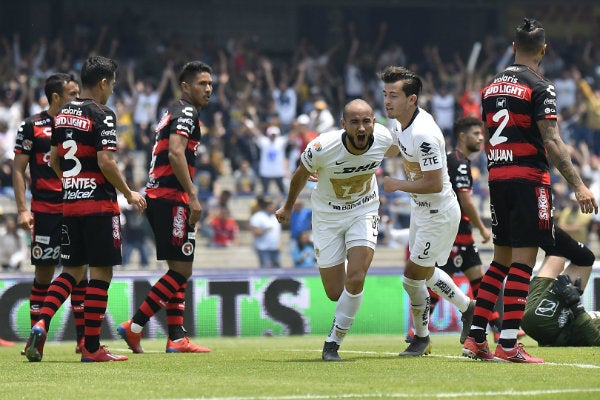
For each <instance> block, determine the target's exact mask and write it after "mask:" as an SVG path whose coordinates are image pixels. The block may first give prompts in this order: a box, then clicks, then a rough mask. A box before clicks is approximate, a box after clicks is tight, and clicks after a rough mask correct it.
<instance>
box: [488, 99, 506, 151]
mask: <svg viewBox="0 0 600 400" xmlns="http://www.w3.org/2000/svg"><path fill="white" fill-rule="evenodd" d="M508 117H509V115H508V110H507V109H506V108H503V109H502V110H499V111H498V112H497V113H496V114H494V116H493V117H492V120H493V121H494V122H498V121H500V125H498V128H496V131H495V132H494V134H493V135H492V137H491V138H490V145H491V146H497V145H499V144H501V143H504V142H506V141H507V140H508V138H507V137H506V136H502V131H503V130H504V128H506V125H507V124H508Z"/></svg>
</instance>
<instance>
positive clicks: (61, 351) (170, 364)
mask: <svg viewBox="0 0 600 400" xmlns="http://www.w3.org/2000/svg"><path fill="white" fill-rule="evenodd" d="M323 340H324V338H323V337H321V336H319V337H317V336H303V337H261V338H210V339H207V338H203V339H200V340H196V342H197V343H198V344H201V345H205V346H209V347H211V348H212V349H213V352H212V353H209V354H166V353H164V345H165V343H164V341H162V340H161V341H150V340H145V341H143V342H142V344H143V346H144V349H145V351H146V353H145V354H131V352H130V351H129V350H127V349H126V348H125V345H124V342H122V341H116V342H105V343H104V344H107V345H109V348H110V349H111V350H112V351H113V352H114V353H119V354H127V355H129V356H130V358H129V360H128V361H125V362H111V363H81V362H80V361H79V355H76V354H75V353H74V349H75V343H74V342H73V343H71V342H63V343H48V344H47V345H46V348H45V351H44V359H43V361H42V362H40V363H29V362H28V361H27V359H26V358H25V357H24V356H21V355H20V354H19V352H20V350H21V348H22V344H21V343H19V344H18V346H15V347H11V348H6V347H4V348H0V366H1V367H0V371H1V378H0V398H1V399H3V400H8V399H44V400H48V399H77V400H91V399H110V400H120V399H128V400H139V399H215V400H216V399H219V400H234V399H236V400H237V399H239V400H250V399H271V400H285V399H290V400H303V399H307V400H312V399H381V398H411V399H412V398H415V399H417V398H421V399H428V398H458V399H462V398H465V399H466V398H468V399H491V398H493V399H578V400H579V399H598V398H600V357H599V356H600V348H598V347H596V348H547V347H546V348H538V347H537V346H536V345H535V344H534V342H533V341H531V340H529V339H528V338H525V340H524V343H525V345H526V349H528V350H529V351H530V352H531V353H532V354H534V355H535V356H538V357H543V358H545V359H546V364H541V365H533V364H530V365H522V364H505V363H483V362H479V361H474V360H470V359H467V358H464V357H460V351H461V348H462V347H461V345H460V344H458V336H457V335H438V336H432V340H433V353H432V355H430V356H425V357H419V358H410V359H405V358H399V357H398V356H397V354H398V352H399V351H401V350H403V349H404V347H405V346H406V344H405V343H404V341H403V340H402V339H401V338H398V337H392V336H359V335H355V336H352V335H349V336H348V338H347V339H346V340H345V342H344V344H343V346H342V348H341V349H340V356H341V357H342V358H343V359H344V361H343V362H340V363H326V362H323V361H321V348H322V345H323ZM492 350H493V349H492Z"/></svg>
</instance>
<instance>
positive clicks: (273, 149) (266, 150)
mask: <svg viewBox="0 0 600 400" xmlns="http://www.w3.org/2000/svg"><path fill="white" fill-rule="evenodd" d="M257 135H260V136H257V137H256V139H255V140H256V144H257V145H258V148H259V149H260V164H259V168H258V174H259V176H260V180H261V184H262V194H263V196H266V195H268V194H269V185H270V184H271V181H275V184H276V185H277V188H278V189H279V193H280V194H281V195H282V196H285V193H286V188H285V184H284V182H283V178H284V177H285V176H286V175H287V158H286V156H285V149H286V146H287V142H288V138H287V137H283V136H281V130H280V129H279V127H277V126H275V125H271V126H269V127H268V128H267V130H266V135H262V134H260V133H257Z"/></svg>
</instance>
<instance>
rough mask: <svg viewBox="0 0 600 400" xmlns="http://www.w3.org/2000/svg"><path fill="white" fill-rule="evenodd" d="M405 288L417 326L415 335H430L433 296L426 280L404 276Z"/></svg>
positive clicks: (414, 323)
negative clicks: (428, 289) (430, 311)
mask: <svg viewBox="0 0 600 400" xmlns="http://www.w3.org/2000/svg"><path fill="white" fill-rule="evenodd" d="M402 285H403V286H404V290H406V293H408V297H410V309H411V313H412V317H413V325H414V327H415V335H417V336H419V337H426V336H428V335H429V306H430V303H431V298H430V297H429V292H428V291H427V285H426V284H425V280H414V279H410V278H407V277H403V278H402Z"/></svg>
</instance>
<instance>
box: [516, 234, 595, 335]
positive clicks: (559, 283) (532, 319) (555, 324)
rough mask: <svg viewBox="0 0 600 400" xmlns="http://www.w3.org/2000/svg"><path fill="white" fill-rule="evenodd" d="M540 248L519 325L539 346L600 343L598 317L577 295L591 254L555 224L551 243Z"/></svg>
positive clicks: (588, 274)
mask: <svg viewBox="0 0 600 400" xmlns="http://www.w3.org/2000/svg"><path fill="white" fill-rule="evenodd" d="M543 250H544V251H545V252H546V257H545V259H544V262H543V264H542V267H541V269H540V271H539V272H538V274H537V275H536V277H535V278H533V280H532V281H531V285H530V286H529V294H528V296H527V304H526V306H525V314H524V315H523V319H522V321H521V327H522V328H523V330H524V331H525V332H526V333H527V335H529V336H530V337H531V338H533V339H534V340H536V341H537V342H538V344H539V345H540V346H600V319H599V318H592V317H591V316H590V314H588V313H587V312H586V311H585V309H584V308H583V305H582V304H581V297H580V296H581V294H582V293H583V289H585V286H586V284H587V282H588V279H589V277H590V273H591V270H592V264H593V263H594V254H593V253H592V251H591V250H590V249H588V248H587V247H586V246H585V245H583V244H581V243H579V242H577V241H576V240H575V239H573V238H572V237H570V236H569V235H568V234H567V233H566V232H565V231H563V230H562V229H560V228H558V227H556V236H555V245H554V246H553V247H547V248H543ZM567 259H568V260H570V263H569V265H568V266H567V267H566V268H565V264H566V260H567Z"/></svg>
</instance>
